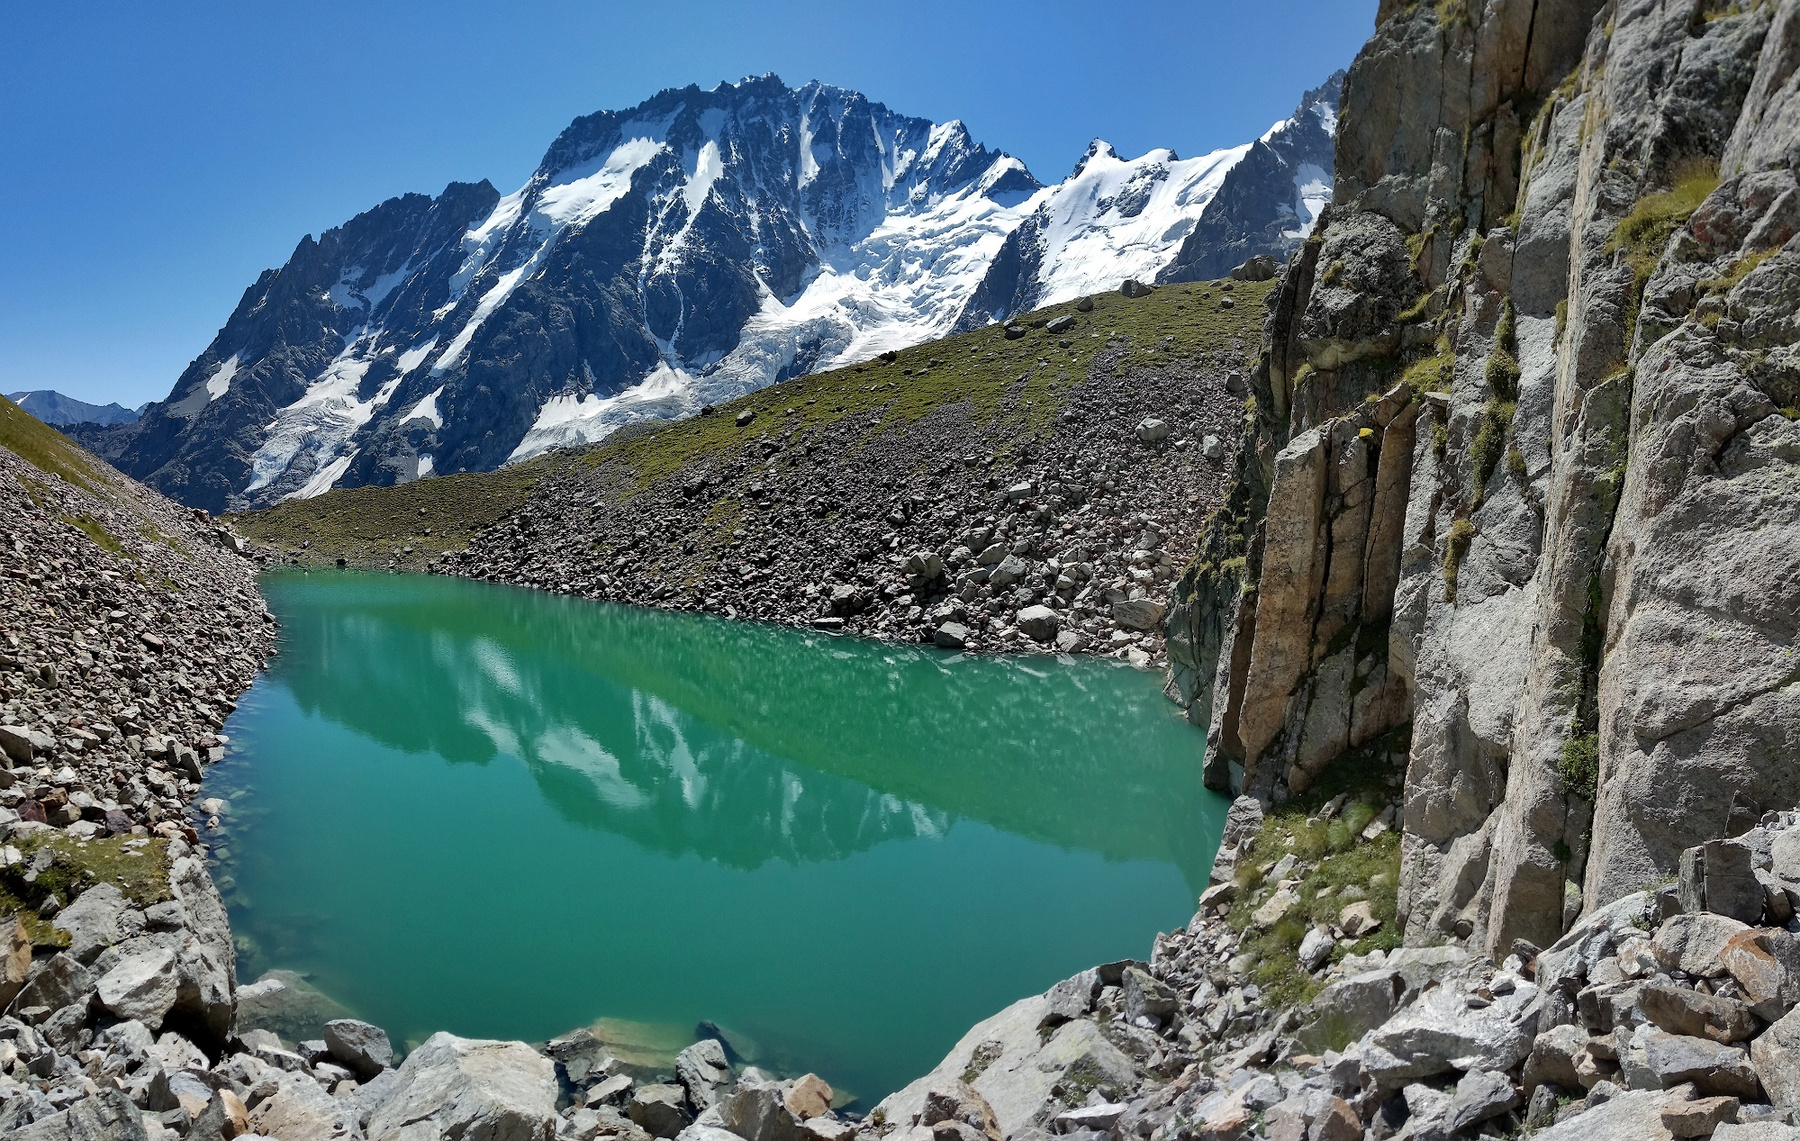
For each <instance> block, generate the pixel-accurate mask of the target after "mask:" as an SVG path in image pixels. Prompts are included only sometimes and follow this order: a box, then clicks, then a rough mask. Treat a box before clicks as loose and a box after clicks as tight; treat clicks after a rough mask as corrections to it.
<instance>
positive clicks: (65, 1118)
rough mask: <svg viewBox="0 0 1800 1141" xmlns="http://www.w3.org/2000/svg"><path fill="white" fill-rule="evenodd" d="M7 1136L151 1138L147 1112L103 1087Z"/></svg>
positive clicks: (87, 1140) (14, 1139)
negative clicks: (147, 1127) (147, 1126)
mask: <svg viewBox="0 0 1800 1141" xmlns="http://www.w3.org/2000/svg"><path fill="white" fill-rule="evenodd" d="M46 1104H50V1103H46ZM7 1137H8V1138H10V1139H11V1141H149V1134H148V1133H147V1132H146V1131H145V1129H144V1115H143V1114H142V1113H140V1112H139V1111H138V1107H137V1106H135V1105H133V1104H132V1103H131V1099H130V1098H128V1097H126V1096H125V1094H124V1093H123V1092H122V1091H120V1090H117V1089H102V1090H100V1091H99V1092H97V1093H95V1094H92V1095H90V1096H88V1097H84V1098H82V1099H80V1100H79V1101H77V1102H75V1103H74V1104H73V1105H70V1106H69V1108H67V1109H65V1110H63V1111H62V1112H61V1113H55V1114H51V1115H49V1116H45V1117H40V1118H38V1119H37V1120H36V1121H33V1122H32V1123H31V1124H30V1125H26V1126H24V1127H22V1128H19V1129H14V1130H11V1131H9V1132H8V1133H7Z"/></svg>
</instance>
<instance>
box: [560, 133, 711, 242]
mask: <svg viewBox="0 0 1800 1141" xmlns="http://www.w3.org/2000/svg"><path fill="white" fill-rule="evenodd" d="M662 151H663V144H662V143H660V142H658V141H657V140H655V139H649V138H634V139H627V140H626V141H625V142H623V143H620V144H619V145H618V146H616V147H614V148H613V151H612V153H611V154H609V155H607V156H606V158H605V160H604V161H600V162H594V163H589V164H586V165H584V166H580V167H576V168H574V172H565V173H564V175H562V176H559V177H561V178H566V181H559V182H558V183H556V184H555V185H553V186H550V187H547V188H546V189H545V190H544V191H543V193H542V194H540V195H538V200H537V203H536V204H535V205H534V206H533V207H532V219H533V221H534V222H535V221H537V220H538V219H539V218H542V219H543V222H544V224H545V227H546V228H553V229H561V228H563V227H567V226H583V225H586V224H587V223H588V222H591V221H592V220H594V219H595V218H598V217H599V216H600V215H602V214H604V213H606V211H607V210H609V209H611V208H612V204H613V203H614V202H617V201H618V200H619V199H620V198H622V197H624V195H625V192H626V191H628V190H630V189H631V176H632V175H634V174H636V173H637V172H638V171H639V170H640V169H642V168H643V166H644V165H645V164H646V163H648V162H649V161H650V160H651V159H653V158H655V157H656V156H657V155H659V154H661V153H662ZM718 155H719V149H718V147H716V146H714V147H713V160H714V162H715V163H716V162H717V161H718ZM715 177H716V175H715ZM708 185H709V186H710V185H711V184H710V183H709V184H708Z"/></svg>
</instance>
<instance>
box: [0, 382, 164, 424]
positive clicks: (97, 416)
mask: <svg viewBox="0 0 1800 1141" xmlns="http://www.w3.org/2000/svg"><path fill="white" fill-rule="evenodd" d="M6 398H7V399H8V400H10V401H12V402H13V403H14V404H17V405H18V406H19V407H20V408H23V409H24V410H25V411H27V412H29V413H31V414H32V415H33V416H36V417H37V418H38V419H39V420H42V421H43V422H44V423H46V424H50V425H53V426H55V427H59V428H60V427H63V426H65V425H69V424H99V425H102V426H105V425H109V424H130V423H132V422H134V421H135V420H136V419H137V418H138V414H137V413H136V412H134V411H132V410H131V409H129V408H127V407H125V406H124V405H122V404H116V403H115V404H89V403H87V402H86V401H84V400H77V399H75V398H74V397H73V396H64V395H63V394H62V393H60V392H57V391H55V390H53V389H49V388H40V389H37V390H35V391H32V392H11V393H8V394H7V396H6Z"/></svg>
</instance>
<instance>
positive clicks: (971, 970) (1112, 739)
mask: <svg viewBox="0 0 1800 1141" xmlns="http://www.w3.org/2000/svg"><path fill="white" fill-rule="evenodd" d="M263 589H264V593H265V595H266V596H267V598H268V600H269V605H270V606H271V608H272V609H273V610H274V611H275V613H276V615H277V616H278V617H279V618H280V620H281V623H282V633H281V642H280V649H279V653H278V655H277V657H276V658H275V660H274V663H273V665H272V667H271V668H270V670H269V672H268V673H267V674H265V675H264V676H263V677H262V678H261V679H260V680H259V681H258V682H257V684H256V686H255V688H254V689H252V690H251V692H250V693H249V694H247V695H246V696H245V698H244V700H243V702H242V703H241V705H240V707H239V709H238V711H237V713H236V714H235V715H234V716H233V717H232V719H231V722H230V724H229V725H228V727H227V731H228V733H229V734H230V736H231V746H230V749H229V751H228V754H227V757H226V759H225V761H223V762H222V763H220V764H219V765H217V766H215V767H214V768H213V769H212V770H210V772H209V774H208V776H207V780H206V784H205V788H204V791H203V792H202V796H218V797H223V798H225V799H227V800H228V801H229V802H230V807H229V808H228V810H227V811H226V812H225V813H224V815H223V818H222V821H221V826H220V828H219V830H217V831H216V832H213V833H211V834H209V838H210V839H211V841H212V842H213V843H214V844H215V849H216V851H215V854H216V855H217V856H218V857H219V860H218V866H217V867H216V868H215V875H217V876H218V877H219V879H220V884H221V889H222V890H223V891H224V892H225V894H226V901H227V903H228V905H229V907H230V912H231V920H232V924H233V929H234V931H235V932H236V934H237V936H238V941H239V949H240V951H239V976H240V980H241V981H244V982H247V981H249V980H251V979H254V978H256V977H257V976H259V975H260V974H262V973H263V972H264V971H266V970H269V969H284V970H291V971H295V972H298V973H300V974H302V975H303V976H305V977H306V978H307V979H308V980H309V981H310V982H311V983H312V984H313V985H314V986H316V987H317V988H319V989H320V990H321V991H323V992H325V994H327V995H329V996H330V997H331V998H333V999H335V1000H336V1001H337V1002H339V1003H341V1004H342V1005H343V1006H344V1007H346V1008H348V1009H349V1010H350V1011H351V1012H353V1013H354V1014H355V1015H356V1016H358V1017H361V1018H366V1019H368V1020H370V1021H372V1022H376V1023H378V1024H380V1025H382V1026H384V1027H385V1028H387V1030H388V1032H389V1034H390V1035H391V1036H392V1037H393V1038H394V1040H395V1042H396V1044H397V1045H398V1044H404V1043H416V1042H418V1041H420V1040H422V1039H423V1038H424V1037H425V1036H426V1035H428V1034H429V1033H431V1032H432V1031H434V1030H439V1029H443V1030H450V1031H452V1032H454V1033H457V1034H461V1035H465V1036H471V1037H495V1038H523V1039H526V1040H528V1041H531V1040H535V1041H541V1040H543V1039H546V1038H549V1037H552V1036H554V1035H557V1034H560V1033H563V1032H565V1031H568V1030H570V1029H572V1028H574V1027H577V1026H582V1025H590V1024H598V1026H599V1027H600V1031H601V1032H602V1034H603V1036H605V1037H608V1038H609V1040H616V1041H617V1042H619V1043H620V1049H621V1050H627V1049H637V1050H640V1051H642V1052H645V1053H647V1054H658V1053H659V1052H660V1054H661V1055H666V1054H667V1053H668V1052H669V1051H672V1050H674V1049H678V1048H679V1047H680V1046H681V1045H685V1044H686V1043H687V1042H689V1041H691V1040H692V1039H693V1037H694V1034H695V1026H696V1025H697V1024H698V1023H699V1022H701V1021H702V1020H707V1021H711V1022H713V1023H716V1024H718V1025H719V1026H721V1027H723V1028H724V1029H725V1030H726V1031H727V1033H728V1035H729V1036H730V1037H731V1040H733V1041H734V1042H737V1043H741V1044H742V1046H743V1049H744V1050H745V1052H746V1054H753V1055H754V1057H755V1058H756V1060H757V1061H758V1064H761V1065H764V1066H765V1067H768V1068H772V1069H777V1070H780V1071H787V1072H802V1071H806V1070H812V1071H816V1072H817V1073H819V1074H820V1075H821V1076H823V1077H825V1078H826V1079H827V1080H828V1081H830V1082H831V1083H832V1084H833V1085H834V1086H837V1087H838V1088H839V1089H841V1090H845V1091H848V1092H849V1093H851V1094H854V1095H855V1096H856V1097H857V1098H858V1099H859V1100H860V1102H861V1104H862V1106H863V1107H864V1108H866V1107H868V1106H870V1105H872V1104H873V1103H874V1102H875V1101H876V1100H877V1099H878V1098H880V1097H881V1096H882V1095H884V1094H886V1093H888V1092H890V1091H891V1090H893V1089H896V1088H898V1087H899V1086H901V1085H903V1084H905V1083H906V1082H908V1081H910V1080H911V1079H912V1078H914V1077H917V1076H919V1075H920V1074H923V1073H924V1072H925V1071H927V1070H928V1069H930V1068H931V1067H932V1066H933V1065H935V1064H936V1063H937V1061H938V1060H939V1059H940V1058H941V1057H942V1056H943V1054H944V1053H945V1052H946V1051H947V1050H948V1049H949V1048H950V1047H951V1046H952V1045H953V1044H954V1043H955V1042H956V1040H957V1039H958V1038H959V1037H961V1035H962V1034H963V1032H964V1031H965V1030H966V1029H967V1028H968V1027H969V1026H970V1025H971V1024H973V1023H974V1022H976V1021H979V1020H980V1019H982V1018H985V1017H986V1016H988V1015H989V1014H992V1013H993V1012H995V1011H996V1010H999V1009H1000V1008H1001V1007H1003V1006H1005V1005H1006V1004H1008V1003H1010V1002H1012V1001H1014V1000H1015V999H1018V998H1020V997H1022V996H1024V995H1027V994H1032V993H1036V992H1038V991H1041V990H1043V989H1044V988H1046V987H1048V986H1049V985H1051V984H1052V983H1054V982H1056V981H1057V980H1059V979H1061V978H1064V977H1067V976H1068V975H1070V974H1072V973H1074V972H1075V971H1077V970H1080V969H1082V968H1084V967H1087V966H1090V965H1092V964H1094V963H1099V962H1105V961H1110V960H1115V959H1120V958H1128V957H1135V958H1142V957H1145V956H1146V955H1147V954H1148V952H1149V949H1150V943H1151V940H1152V938H1153V937H1154V936H1155V934H1156V933H1157V932H1158V931H1166V930H1170V929H1172V928H1175V927H1177V926H1180V925H1182V924H1184V923H1185V922H1187V920H1188V918H1189V917H1190V915H1191V914H1192V912H1193V908H1194V899H1195V896H1196V894H1197V893H1198V892H1199V891H1200V890H1201V889H1202V888H1203V887H1204V886H1205V880H1206V872H1207V868H1208V866H1209V865H1210V863H1211V860H1212V856H1213V852H1214V850H1215V849H1216V847H1217V844H1218V837H1219V832H1220V828H1221V826H1222V823H1223V819H1224V810H1225V807H1226V802H1225V801H1224V800H1223V799H1222V798H1220V797H1217V796H1215V795H1214V794H1212V793H1209V792H1207V791H1205V790H1204V789H1203V788H1202V787H1201V782H1200V763H1201V751H1202V747H1203V744H1204V735H1203V734H1202V733H1201V732H1200V731H1199V730H1197V729H1195V728H1194V727H1192V726H1190V725H1188V724H1187V723H1186V722H1185V721H1183V720H1182V718H1181V716H1180V714H1179V712H1178V711H1177V710H1176V708H1175V707H1174V706H1173V705H1172V704H1171V703H1169V702H1168V700H1167V699H1166V698H1164V697H1163V695H1162V692H1161V678H1160V676H1157V675H1151V674H1145V673H1140V672H1136V671H1133V670H1130V669H1127V668H1125V667H1123V666H1121V665H1119V664H1118V663H1114V662H1103V661H1097V660H1072V659H1057V658H1053V657H1029V658H1000V659H997V658H972V657H961V656H958V655H954V654H949V653H946V652H943V651H937V650H933V649H930V648H924V647H920V648H912V647H896V646H891V645H883V644H879V643H874V642H862V641H854V640H850V639H845V638H836V637H832V636H829V635H824V634H816V633H811V632H807V631H796V630H788V629H781V628H775V627H769V626H761V625H752V624H745V623H735V622H729V621H726V620H723V619H718V618H712V617H707V616H701V615H688V614H671V613H663V612H659V611H654V610H645V609H636V608H630V607H621V606H613V605H607V604H597V603H591V602H585V601H580V600H575V599H569V598H563V597H558V596H553V595H548V594H542V593H537V592H531V591H525V590H518V589H513V588H509V587H502V586H496V585H491V584H485V583H476V582H469V581H464V580H459V579H451V578H435V577H424V576H404V575H400V576H396V575H375V574H354V573H335V574H318V573H314V574H312V575H302V574H292V573H282V574H273V575H270V576H267V577H265V579H264V580H263Z"/></svg>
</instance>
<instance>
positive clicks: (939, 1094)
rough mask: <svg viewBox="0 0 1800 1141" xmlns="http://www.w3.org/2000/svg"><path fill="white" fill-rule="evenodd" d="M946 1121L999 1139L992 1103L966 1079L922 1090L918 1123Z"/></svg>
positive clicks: (991, 1140) (941, 1083) (997, 1123)
mask: <svg viewBox="0 0 1800 1141" xmlns="http://www.w3.org/2000/svg"><path fill="white" fill-rule="evenodd" d="M1115 1120H1116V1118H1115ZM946 1121H954V1122H959V1123H961V1124H963V1125H967V1126H969V1127H970V1128H972V1129H974V1130H975V1131H976V1133H977V1134H978V1135H980V1136H984V1137H986V1138H987V1139H988V1141H1000V1139H1001V1133H1000V1120H999V1118H997V1117H996V1116H995V1115H994V1108H993V1106H991V1105H989V1104H988V1103H987V1099H986V1098H984V1097H982V1096H981V1095H980V1094H979V1093H977V1092H976V1091H975V1089H974V1088H973V1087H972V1086H970V1085H968V1083H966V1082H959V1081H957V1082H939V1083H938V1084H936V1085H934V1086H932V1087H931V1088H930V1089H929V1090H927V1091H926V1093H925V1104H924V1107H923V1108H922V1109H921V1111H920V1113H919V1124H920V1125H923V1126H926V1127H928V1128H929V1127H930V1126H934V1125H937V1124H939V1123H940V1122H946Z"/></svg>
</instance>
